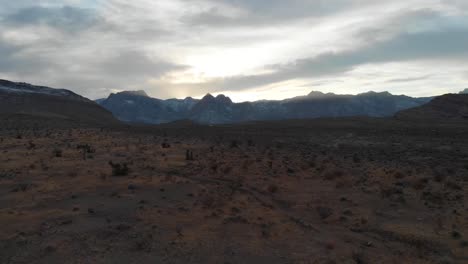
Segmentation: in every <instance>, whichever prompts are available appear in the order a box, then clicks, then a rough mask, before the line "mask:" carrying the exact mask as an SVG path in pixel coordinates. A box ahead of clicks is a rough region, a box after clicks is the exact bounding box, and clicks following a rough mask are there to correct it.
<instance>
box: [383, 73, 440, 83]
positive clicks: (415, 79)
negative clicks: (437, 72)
mask: <svg viewBox="0 0 468 264" xmlns="http://www.w3.org/2000/svg"><path fill="white" fill-rule="evenodd" d="M431 77H432V75H424V76H418V77H413V78H398V79H391V80H388V81H387V83H407V82H415V81H422V80H427V79H429V78H431Z"/></svg>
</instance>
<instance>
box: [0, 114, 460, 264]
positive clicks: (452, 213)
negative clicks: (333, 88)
mask: <svg viewBox="0 0 468 264" xmlns="http://www.w3.org/2000/svg"><path fill="white" fill-rule="evenodd" d="M5 120H6V121H5ZM3 121H4V122H7V121H8V120H7V119H3ZM8 122H9V123H6V124H2V126H1V127H2V129H1V130H0V153H1V154H0V263H326V264H331V263H359V264H360V263H415V264H417V263H468V207H467V197H466V193H467V191H468V137H467V136H466V135H467V133H468V126H466V125H465V124H462V123H448V124H439V125H438V124H434V123H431V124H425V123H414V122H408V123H405V122H403V121H396V120H391V119H357V118H349V119H322V120H313V121H285V122H258V123H251V124H244V125H235V126H234V125H233V126H214V127H209V126H196V125H193V124H191V123H190V122H179V123H177V124H170V125H164V126H156V127H144V126H142V127H117V128H104V129H100V128H72V127H71V126H67V125H64V126H62V127H60V128H57V127H55V128H52V126H51V127H50V128H39V127H36V128H34V127H22V125H21V124H22V123H15V122H13V121H12V120H9V121H8ZM26 123H28V122H26ZM52 123H53V122H52ZM52 123H51V124H52Z"/></svg>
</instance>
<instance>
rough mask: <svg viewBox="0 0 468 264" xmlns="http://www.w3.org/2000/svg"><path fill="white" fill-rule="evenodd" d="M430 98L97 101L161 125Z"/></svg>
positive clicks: (379, 109) (365, 109) (128, 96)
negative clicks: (237, 101) (181, 121)
mask: <svg viewBox="0 0 468 264" xmlns="http://www.w3.org/2000/svg"><path fill="white" fill-rule="evenodd" d="M431 99H432V98H431V97H425V98H413V97H409V96H404V95H392V94H390V93H388V92H381V93H377V92H367V93H362V94H358V95H338V94H333V93H326V94H325V93H322V92H316V91H313V92H311V93H310V94H308V95H306V96H299V97H295V98H289V99H285V100H280V101H267V100H262V101H255V102H243V103H234V102H232V100H231V99H230V98H229V97H226V96H224V95H218V96H216V97H214V96H212V95H211V94H207V95H206V96H204V97H203V98H202V99H193V98H191V97H187V98H185V99H169V100H161V99H157V98H151V97H149V96H148V95H147V94H146V93H145V92H144V91H125V92H120V93H116V94H111V95H110V96H109V97H108V98H106V99H100V100H97V101H96V102H97V103H99V104H100V105H101V106H103V107H104V108H106V109H107V110H109V111H110V112H112V113H113V114H114V116H115V117H117V118H118V119H119V120H121V121H125V122H134V123H147V124H160V123H167V122H173V121H177V120H183V119H188V120H192V121H194V122H197V123H203V124H225V123H237V122H246V121H256V120H283V119H305V118H318V117H346V116H371V117H388V116H393V115H394V114H395V113H397V112H399V111H401V110H405V109H409V108H413V107H418V106H421V105H423V104H425V103H427V102H429V101H430V100H431Z"/></svg>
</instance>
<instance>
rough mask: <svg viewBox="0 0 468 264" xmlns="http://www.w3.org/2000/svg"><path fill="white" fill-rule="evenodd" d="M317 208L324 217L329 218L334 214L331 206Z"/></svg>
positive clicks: (321, 216)
mask: <svg viewBox="0 0 468 264" xmlns="http://www.w3.org/2000/svg"><path fill="white" fill-rule="evenodd" d="M315 209H316V210H317V213H318V214H319V216H320V218H322V219H327V218H328V217H330V216H331V215H332V214H333V209H331V208H329V207H324V206H317V207H316V208H315Z"/></svg>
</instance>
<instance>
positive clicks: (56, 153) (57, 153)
mask: <svg viewBox="0 0 468 264" xmlns="http://www.w3.org/2000/svg"><path fill="white" fill-rule="evenodd" d="M53 153H54V157H57V158H60V157H62V154H63V153H62V150H61V149H54V151H53Z"/></svg>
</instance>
